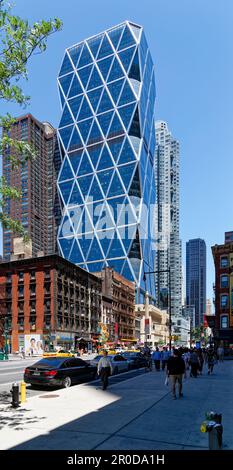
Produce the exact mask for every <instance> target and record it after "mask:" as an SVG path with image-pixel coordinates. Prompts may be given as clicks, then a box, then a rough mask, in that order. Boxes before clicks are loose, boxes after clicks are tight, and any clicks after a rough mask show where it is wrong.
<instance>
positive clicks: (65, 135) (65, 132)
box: [59, 126, 74, 148]
mask: <svg viewBox="0 0 233 470" xmlns="http://www.w3.org/2000/svg"><path fill="white" fill-rule="evenodd" d="M73 128H74V126H69V127H66V128H64V129H59V134H60V136H61V140H62V142H63V144H64V147H65V148H66V147H67V145H68V142H69V140H70V136H71V133H72V130H73Z"/></svg>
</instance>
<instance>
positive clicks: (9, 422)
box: [0, 406, 46, 431]
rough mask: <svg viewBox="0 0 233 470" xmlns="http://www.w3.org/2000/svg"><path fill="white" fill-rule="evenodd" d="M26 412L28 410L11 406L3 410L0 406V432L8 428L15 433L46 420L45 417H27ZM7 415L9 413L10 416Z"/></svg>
mask: <svg viewBox="0 0 233 470" xmlns="http://www.w3.org/2000/svg"><path fill="white" fill-rule="evenodd" d="M28 412H29V410H26V409H25V408H12V407H11V406H7V407H4V408H3V407H1V406H0V430H3V429H4V428H5V429H6V428H7V427H10V428H14V430H16V431H23V430H24V429H25V426H26V425H28V424H32V423H37V422H39V421H41V420H43V419H46V417H45V416H44V417H40V418H38V416H33V417H32V416H30V417H27V416H26V414H27V413H28ZM9 413H11V415H10V416H9Z"/></svg>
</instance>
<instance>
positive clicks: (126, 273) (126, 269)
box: [122, 260, 135, 281]
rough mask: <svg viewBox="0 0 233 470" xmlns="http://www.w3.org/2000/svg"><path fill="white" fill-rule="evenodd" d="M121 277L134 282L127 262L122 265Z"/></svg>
mask: <svg viewBox="0 0 233 470" xmlns="http://www.w3.org/2000/svg"><path fill="white" fill-rule="evenodd" d="M122 276H124V277H125V278H126V279H128V280H129V281H135V279H134V277H133V275H132V272H131V269H130V267H129V263H128V261H127V260H126V261H125V265H124V268H123V270H122Z"/></svg>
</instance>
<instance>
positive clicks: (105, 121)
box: [97, 111, 114, 136]
mask: <svg viewBox="0 0 233 470" xmlns="http://www.w3.org/2000/svg"><path fill="white" fill-rule="evenodd" d="M113 112H114V111H109V112H108V113H104V114H100V115H99V116H98V117H97V120H98V123H99V125H100V127H101V130H102V132H103V134H104V135H105V136H106V135H107V131H108V129H109V126H110V122H111V120H112V117H113Z"/></svg>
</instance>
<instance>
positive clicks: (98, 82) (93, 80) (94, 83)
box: [87, 67, 103, 90]
mask: <svg viewBox="0 0 233 470" xmlns="http://www.w3.org/2000/svg"><path fill="white" fill-rule="evenodd" d="M102 85H103V82H102V79H101V77H100V74H99V72H98V70H97V68H96V67H94V68H93V70H92V73H91V77H90V80H89V82H88V86H87V90H92V89H93V88H97V87H99V86H102Z"/></svg>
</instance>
